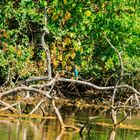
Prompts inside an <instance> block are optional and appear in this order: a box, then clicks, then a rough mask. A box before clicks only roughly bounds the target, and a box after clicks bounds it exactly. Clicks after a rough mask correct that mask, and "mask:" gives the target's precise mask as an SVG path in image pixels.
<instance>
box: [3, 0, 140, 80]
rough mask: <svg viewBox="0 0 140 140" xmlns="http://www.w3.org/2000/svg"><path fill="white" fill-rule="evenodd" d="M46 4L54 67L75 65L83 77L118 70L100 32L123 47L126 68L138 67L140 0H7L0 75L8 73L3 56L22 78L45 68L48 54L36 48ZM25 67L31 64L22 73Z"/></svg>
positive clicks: (62, 67) (55, 68)
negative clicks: (139, 10)
mask: <svg viewBox="0 0 140 140" xmlns="http://www.w3.org/2000/svg"><path fill="white" fill-rule="evenodd" d="M45 4H47V9H46V12H47V17H48V28H49V30H50V35H49V37H48V38H47V39H46V41H47V42H48V44H49V47H50V50H51V59H52V65H53V68H54V70H55V71H57V70H61V69H64V70H67V71H69V72H72V71H73V68H74V66H75V65H76V66H77V67H78V69H80V72H81V73H80V74H81V76H82V75H83V76H87V77H88V76H91V75H92V76H96V79H97V78H99V79H101V78H103V77H104V78H106V77H105V76H109V75H110V72H111V73H113V72H114V71H116V69H115V68H116V67H117V66H118V60H117V56H116V54H115V53H114V51H113V50H112V49H111V48H110V47H109V45H108V43H107V42H106V40H105V39H104V33H106V34H107V36H108V38H109V39H110V40H111V42H112V44H113V45H114V46H115V47H116V48H117V49H118V50H119V51H122V55H123V61H124V64H125V71H127V72H128V71H130V70H131V71H133V72H136V71H139V67H140V46H139V42H140V39H139V35H140V28H139V23H140V18H139V16H138V14H139V13H138V7H139V2H138V1H125V0H120V1H117V0H115V1H112V0H111V1H106V0H105V1H92V0H87V1H73V0H71V1H68V0H63V1H58V0H52V1H48V2H47V3H45V2H44V1H43V0H36V1H33V0H28V1H27V0H21V1H19V2H18V1H14V0H11V1H9V2H7V1H6V0H5V1H4V2H2V3H1V10H0V19H1V21H2V22H1V23H0V28H1V29H3V30H2V31H1V32H0V38H1V42H0V49H1V50H0V58H1V63H0V67H1V70H0V73H1V75H2V77H3V78H4V77H5V76H6V74H7V72H6V71H7V60H9V61H10V62H11V65H10V67H11V70H12V71H13V72H14V73H15V74H17V75H20V77H21V78H24V77H27V76H29V75H33V74H37V75H38V74H43V73H44V72H45V71H46V68H45V65H44V61H45V57H46V56H45V54H44V52H42V48H41V47H38V44H39V43H40V35H41V32H42V29H43V26H44V21H43V19H44V18H43V17H44V5H45ZM26 67H30V69H28V72H27V71H26V72H21V70H22V71H23V70H24V69H26ZM108 72H109V74H108ZM63 74H64V73H63ZM96 79H95V80H96Z"/></svg>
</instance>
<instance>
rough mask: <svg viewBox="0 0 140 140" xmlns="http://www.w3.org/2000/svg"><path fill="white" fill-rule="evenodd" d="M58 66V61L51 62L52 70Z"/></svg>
mask: <svg viewBox="0 0 140 140" xmlns="http://www.w3.org/2000/svg"><path fill="white" fill-rule="evenodd" d="M58 65H59V61H58V60H54V61H53V66H54V68H57V67H58Z"/></svg>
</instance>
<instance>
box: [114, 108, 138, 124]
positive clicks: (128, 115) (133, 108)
mask: <svg viewBox="0 0 140 140" xmlns="http://www.w3.org/2000/svg"><path fill="white" fill-rule="evenodd" d="M135 107H136V106H134V107H133V108H132V109H131V110H130V111H129V112H128V113H127V114H126V115H125V117H124V118H123V119H121V120H120V121H119V122H118V123H117V124H116V125H119V124H120V123H121V122H123V121H124V120H125V119H126V118H127V117H128V116H129V115H130V113H131V112H132V111H133V110H134V109H135Z"/></svg>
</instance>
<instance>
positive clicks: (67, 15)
mask: <svg viewBox="0 0 140 140" xmlns="http://www.w3.org/2000/svg"><path fill="white" fill-rule="evenodd" d="M70 18H71V13H70V12H69V11H66V13H65V19H66V20H68V19H70Z"/></svg>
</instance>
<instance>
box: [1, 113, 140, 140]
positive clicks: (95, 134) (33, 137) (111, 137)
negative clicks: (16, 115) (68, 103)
mask: <svg viewBox="0 0 140 140" xmlns="http://www.w3.org/2000/svg"><path fill="white" fill-rule="evenodd" d="M87 111H88V110H80V111H79V110H74V112H72V111H71V110H69V111H68V110H63V111H62V110H61V112H62V115H63V118H64V122H65V123H66V124H70V125H74V126H77V127H79V128H82V126H83V129H81V131H80V132H77V131H64V130H61V129H60V124H59V121H58V120H57V119H29V118H28V119H27V118H26V119H22V120H15V119H12V120H7V119H5V118H1V119H0V140H93V139H94V140H139V139H140V131H138V130H132V129H116V130H115V129H113V130H112V128H111V127H107V126H105V125H99V124H97V123H96V122H101V121H102V122H109V118H99V119H98V118H97V119H93V120H89V119H88V118H89V116H91V114H92V113H93V112H92V111H91V110H90V111H88V112H87ZM96 115H97V114H96ZM10 119H11V118H10ZM131 121H132V120H131ZM131 121H130V120H129V123H130V122H131ZM136 122H138V124H139V118H137V121H136V117H135V124H136Z"/></svg>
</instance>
